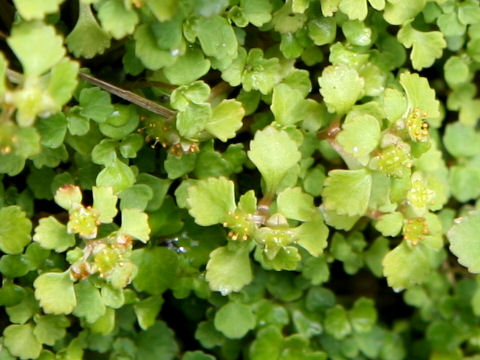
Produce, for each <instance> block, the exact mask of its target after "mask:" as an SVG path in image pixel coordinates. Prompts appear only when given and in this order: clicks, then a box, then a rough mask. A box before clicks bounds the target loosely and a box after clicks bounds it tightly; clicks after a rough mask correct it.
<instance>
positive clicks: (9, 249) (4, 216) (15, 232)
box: [0, 206, 32, 254]
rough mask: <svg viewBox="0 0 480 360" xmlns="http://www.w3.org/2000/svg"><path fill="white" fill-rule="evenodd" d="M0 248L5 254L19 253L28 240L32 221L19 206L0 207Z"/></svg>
mask: <svg viewBox="0 0 480 360" xmlns="http://www.w3.org/2000/svg"><path fill="white" fill-rule="evenodd" d="M0 224H1V226H0V250H2V251H3V252H4V253H6V254H20V253H21V252H22V251H23V248H24V247H25V246H26V245H27V244H28V243H29V242H30V231H31V230H32V223H31V222H30V220H29V219H28V218H27V217H26V216H25V212H23V211H22V210H21V209H20V207H19V206H7V207H3V208H1V209H0Z"/></svg>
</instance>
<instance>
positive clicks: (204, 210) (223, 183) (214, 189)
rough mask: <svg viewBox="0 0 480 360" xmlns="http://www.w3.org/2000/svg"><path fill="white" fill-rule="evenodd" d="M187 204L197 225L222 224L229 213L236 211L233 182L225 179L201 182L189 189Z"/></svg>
mask: <svg viewBox="0 0 480 360" xmlns="http://www.w3.org/2000/svg"><path fill="white" fill-rule="evenodd" d="M187 203H188V206H189V207H190V208H189V210H188V211H189V213H190V215H192V216H193V217H194V218H195V222H196V223H197V224H199V225H202V226H209V225H214V224H218V223H221V222H223V220H224V219H225V218H226V216H227V215H228V213H229V212H232V211H233V210H235V192H234V186H233V182H232V181H231V180H228V179H226V178H224V177H219V178H207V179H204V180H200V181H198V182H197V183H195V185H193V186H190V187H189V188H188V198H187Z"/></svg>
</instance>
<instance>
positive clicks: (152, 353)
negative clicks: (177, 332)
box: [136, 321, 179, 360]
mask: <svg viewBox="0 0 480 360" xmlns="http://www.w3.org/2000/svg"><path fill="white" fill-rule="evenodd" d="M136 344H137V347H138V351H137V354H136V358H137V359H142V360H173V359H174V358H175V357H176V356H177V354H178V350H179V349H178V345H177V343H176V341H175V337H174V333H173V331H172V330H170V329H169V328H168V327H167V325H166V324H165V323H164V322H163V321H158V322H156V323H155V324H154V325H153V326H152V327H150V328H149V329H147V330H146V331H142V332H140V333H139V334H138V336H137V338H136Z"/></svg>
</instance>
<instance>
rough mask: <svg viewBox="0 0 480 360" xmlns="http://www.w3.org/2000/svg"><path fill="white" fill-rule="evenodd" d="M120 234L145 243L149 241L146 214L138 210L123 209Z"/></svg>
mask: <svg viewBox="0 0 480 360" xmlns="http://www.w3.org/2000/svg"><path fill="white" fill-rule="evenodd" d="M120 232H122V233H123V234H127V235H130V236H132V237H134V238H136V239H139V240H140V241H141V242H143V243H146V242H147V241H148V240H149V239H150V227H149V226H148V216H147V214H145V213H144V212H143V211H141V210H140V209H123V210H122V226H121V227H120Z"/></svg>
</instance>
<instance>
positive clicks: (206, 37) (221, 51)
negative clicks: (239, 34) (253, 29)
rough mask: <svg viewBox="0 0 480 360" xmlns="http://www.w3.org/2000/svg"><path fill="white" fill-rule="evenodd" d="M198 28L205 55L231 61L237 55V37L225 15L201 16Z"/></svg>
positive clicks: (198, 35)
mask: <svg viewBox="0 0 480 360" xmlns="http://www.w3.org/2000/svg"><path fill="white" fill-rule="evenodd" d="M196 30H197V37H198V40H199V41H200V45H201V46H202V50H203V52H204V53H205V55H207V56H212V57H215V58H217V59H219V60H224V61H225V60H227V61H231V60H232V59H233V58H234V57H235V56H236V55H237V47H238V43H237V38H236V37H235V33H234V31H233V28H232V27H231V26H230V25H229V23H228V22H227V19H225V18H224V17H221V16H212V17H209V18H200V19H199V21H198V23H197V25H196Z"/></svg>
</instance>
